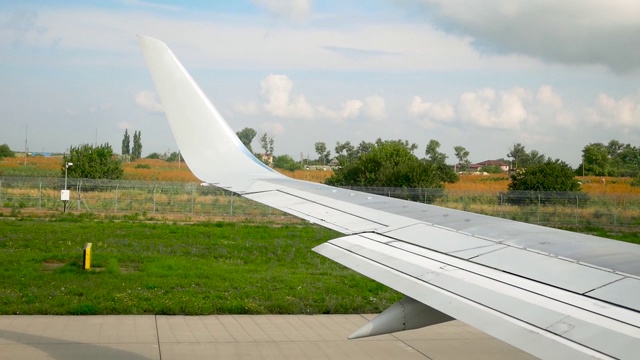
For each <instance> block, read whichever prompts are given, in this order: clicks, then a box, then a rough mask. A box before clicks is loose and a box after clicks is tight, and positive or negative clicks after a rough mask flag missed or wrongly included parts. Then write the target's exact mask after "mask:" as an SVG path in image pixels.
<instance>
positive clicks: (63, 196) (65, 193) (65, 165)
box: [60, 162, 73, 212]
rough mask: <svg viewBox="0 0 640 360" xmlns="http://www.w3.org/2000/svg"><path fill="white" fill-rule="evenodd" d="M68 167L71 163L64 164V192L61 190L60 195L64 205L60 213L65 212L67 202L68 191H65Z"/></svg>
mask: <svg viewBox="0 0 640 360" xmlns="http://www.w3.org/2000/svg"><path fill="white" fill-rule="evenodd" d="M69 166H73V163H72V162H68V163H65V164H64V190H62V193H61V195H60V198H61V200H62V202H63V203H64V207H63V209H62V212H67V201H69V190H67V170H68V169H69Z"/></svg>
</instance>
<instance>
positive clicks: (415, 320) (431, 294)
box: [139, 36, 640, 359]
mask: <svg viewBox="0 0 640 360" xmlns="http://www.w3.org/2000/svg"><path fill="white" fill-rule="evenodd" d="M139 40H140V46H141V48H142V51H143V53H144V56H145V59H146V61H147V65H148V67H149V70H150V72H151V75H152V78H153V80H154V82H155V85H156V90H157V92H158V94H159V96H160V99H161V102H162V104H163V107H164V110H165V112H166V115H167V118H168V120H169V123H170V125H171V129H172V132H173V134H174V137H175V138H176V142H177V143H178V146H179V148H180V151H181V153H182V154H183V156H184V158H185V161H186V162H187V163H188V165H189V167H190V169H191V170H192V171H193V172H194V174H195V175H196V176H197V177H198V178H200V179H201V180H203V181H206V182H208V183H212V184H215V185H217V186H220V187H224V188H227V189H229V190H231V191H234V192H236V193H238V194H240V195H242V196H245V197H247V198H250V199H253V200H255V201H258V202H261V203H264V204H266V205H269V206H272V207H275V208H278V209H280V210H283V211H285V212H288V213H290V214H293V215H296V216H299V217H301V218H303V219H306V220H309V221H311V222H314V223H318V224H320V225H322V226H325V227H328V228H331V229H334V230H337V231H339V232H341V233H343V234H345V235H346V236H345V237H341V238H338V239H334V240H331V241H329V242H327V243H325V244H322V245H320V246H318V247H316V248H315V249H314V250H315V251H316V252H318V253H320V254H322V255H324V256H327V257H329V258H331V259H333V260H335V261H337V262H339V263H341V264H343V265H345V266H347V267H349V268H352V269H354V270H355V271H358V272H360V273H362V274H364V275H366V276H368V277H371V278H372V279H375V280H377V281H379V282H381V283H383V284H385V285H387V286H389V287H391V288H393V289H395V290H398V291H399V292H401V293H403V294H405V295H406V296H407V297H406V298H405V299H403V300H402V301H401V302H399V303H397V304H396V305H394V306H392V307H391V308H390V309H389V310H387V311H385V312H383V313H382V314H381V315H380V316H378V317H377V318H376V319H374V321H372V322H371V323H370V324H367V325H366V326H365V327H363V329H360V330H358V331H357V332H356V333H354V335H352V337H354V338H355V337H362V336H367V335H375V334H383V333H388V332H391V331H398V330H404V329H409V328H416V327H420V326H427V325H430V324H436V323H439V322H443V321H448V320H450V319H451V318H457V319H459V320H461V321H463V322H465V323H467V324H469V325H471V326H474V327H476V328H478V329H480V330H482V331H484V332H487V333H489V334H491V335H492V336H495V337H497V338H499V339H501V340H503V341H505V342H508V343H510V344H512V345H514V346H516V347H519V348H521V349H523V350H525V351H527V352H529V353H531V354H533V355H536V356H538V357H542V358H566V359H570V358H576V359H577V358H635V357H636V356H637V354H639V353H640V304H639V303H638V301H637V299H638V298H640V262H638V261H637V260H638V259H640V247H639V246H635V245H630V244H625V243H620V242H615V241H612V240H608V239H602V238H595V237H592V236H587V235H581V234H574V233H568V232H564V231H560V230H555V229H549V228H544V227H540V226H535V225H530V224H523V223H517V222H513V221H509V220H504V219H496V218H491V217H487V216H483V215H478V214H471V213H466V212H462V211H456V210H451V209H444V208H439V207H435V206H431V205H426V204H418V203H410V202H406V201H402V200H397V199H390V198H386V197H382V196H376V195H371V194H366V193H361V192H355V191H350V190H345V189H339V188H333V187H330V186H326V185H321V184H314V183H308V182H304V181H298V180H293V179H289V178H286V177H284V176H282V175H280V174H278V173H276V172H274V171H273V170H272V169H270V168H268V167H266V166H264V165H263V164H262V163H261V162H259V161H257V160H256V159H255V157H254V156H253V155H252V154H250V153H249V152H248V151H247V150H246V148H245V147H244V146H243V145H242V143H240V141H239V140H238V138H237V137H236V136H235V133H234V132H233V131H232V130H231V128H230V127H229V126H228V125H227V123H226V122H225V121H224V119H223V118H222V116H220V114H219V113H218V111H217V110H216V109H215V107H214V106H213V105H212V104H211V103H210V102H209V100H208V99H207V97H206V96H205V95H204V93H203V92H202V90H201V89H200V88H199V87H198V86H197V84H196V83H195V81H193V79H192V78H191V76H190V75H189V74H188V73H187V71H186V70H185V69H184V67H183V66H182V65H181V64H180V62H179V61H178V60H177V58H176V57H175V56H174V55H173V53H172V52H171V51H170V50H169V48H168V47H167V46H166V44H164V43H163V42H161V41H159V40H156V39H153V38H149V37H145V36H140V37H139ZM408 318H410V319H411V321H407V319H408Z"/></svg>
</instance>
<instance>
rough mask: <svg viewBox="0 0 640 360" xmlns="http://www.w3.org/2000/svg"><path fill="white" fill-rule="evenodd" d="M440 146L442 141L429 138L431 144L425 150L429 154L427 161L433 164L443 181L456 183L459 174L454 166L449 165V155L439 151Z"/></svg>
mask: <svg viewBox="0 0 640 360" xmlns="http://www.w3.org/2000/svg"><path fill="white" fill-rule="evenodd" d="M439 148H440V142H439V141H438V140H433V139H431V140H429V144H427V149H426V150H425V154H426V155H427V158H426V159H425V162H427V163H428V164H431V166H432V167H433V169H434V171H435V172H436V174H437V175H438V178H439V179H440V181H441V182H448V183H454V182H456V181H458V179H459V178H458V174H456V172H455V171H454V170H453V168H451V167H450V166H449V165H447V163H446V161H447V155H445V154H443V153H441V152H439V151H438V149H439Z"/></svg>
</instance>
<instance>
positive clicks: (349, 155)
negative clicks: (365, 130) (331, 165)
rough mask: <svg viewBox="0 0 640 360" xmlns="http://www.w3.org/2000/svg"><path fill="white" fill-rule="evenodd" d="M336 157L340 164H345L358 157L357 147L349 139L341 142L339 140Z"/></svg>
mask: <svg viewBox="0 0 640 360" xmlns="http://www.w3.org/2000/svg"><path fill="white" fill-rule="evenodd" d="M335 150H336V159H337V160H338V163H340V165H342V166H344V165H346V164H348V163H350V162H352V161H353V160H355V159H356V157H357V154H356V148H355V147H354V146H353V145H351V142H349V141H347V142H345V143H340V142H339V141H338V142H337V143H336V147H335Z"/></svg>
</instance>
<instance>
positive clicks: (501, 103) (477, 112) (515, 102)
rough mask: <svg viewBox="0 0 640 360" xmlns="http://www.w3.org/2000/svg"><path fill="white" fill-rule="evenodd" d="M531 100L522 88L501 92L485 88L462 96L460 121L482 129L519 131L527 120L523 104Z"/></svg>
mask: <svg viewBox="0 0 640 360" xmlns="http://www.w3.org/2000/svg"><path fill="white" fill-rule="evenodd" d="M530 98H531V94H530V92H528V91H527V90H525V89H522V88H515V89H513V90H510V91H501V92H500V93H496V91H495V90H493V89H489V88H485V89H482V90H479V91H476V92H467V93H464V94H462V95H461V96H460V101H459V103H458V114H459V117H460V120H461V121H463V122H465V123H468V124H472V125H476V126H481V127H488V128H497V129H517V128H519V127H520V126H521V124H522V123H523V122H524V121H525V120H526V119H527V115H528V114H527V111H526V110H525V108H524V105H523V102H524V101H528V100H530Z"/></svg>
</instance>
